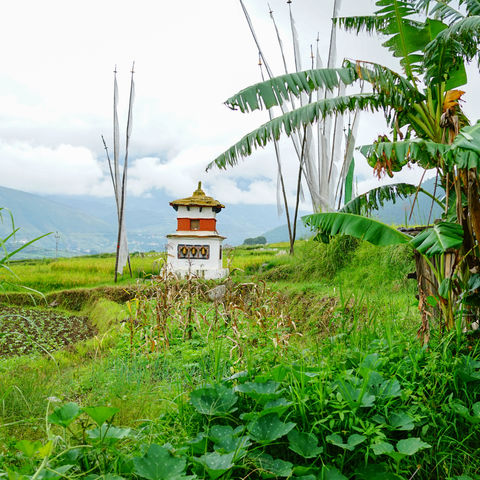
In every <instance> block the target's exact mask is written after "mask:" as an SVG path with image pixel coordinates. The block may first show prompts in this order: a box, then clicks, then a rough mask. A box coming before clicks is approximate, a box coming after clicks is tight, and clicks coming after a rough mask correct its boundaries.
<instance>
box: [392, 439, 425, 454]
mask: <svg viewBox="0 0 480 480" xmlns="http://www.w3.org/2000/svg"><path fill="white" fill-rule="evenodd" d="M431 447H432V446H431V445H429V444H428V443H425V442H424V441H422V440H420V438H418V437H411V438H406V439H405V440H400V441H399V442H398V443H397V450H398V452H399V453H403V454H404V455H415V454H416V453H417V452H418V451H420V450H423V449H424V448H431Z"/></svg>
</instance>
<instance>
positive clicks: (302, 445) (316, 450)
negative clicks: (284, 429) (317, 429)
mask: <svg viewBox="0 0 480 480" xmlns="http://www.w3.org/2000/svg"><path fill="white" fill-rule="evenodd" d="M288 441H289V445H288V446H289V448H290V450H293V451H294V452H295V453H298V454H299V455H300V456H302V457H303V458H315V457H318V456H319V455H320V454H321V453H322V452H323V447H319V446H318V439H317V437H316V436H315V435H314V434H313V433H304V432H299V431H298V430H291V431H290V432H289V434H288Z"/></svg>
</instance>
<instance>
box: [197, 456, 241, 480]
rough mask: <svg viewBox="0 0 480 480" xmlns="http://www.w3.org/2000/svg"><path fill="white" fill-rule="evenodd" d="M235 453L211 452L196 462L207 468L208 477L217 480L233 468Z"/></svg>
mask: <svg viewBox="0 0 480 480" xmlns="http://www.w3.org/2000/svg"><path fill="white" fill-rule="evenodd" d="M233 457H234V453H233V452H232V453H218V452H210V453H206V454H205V455H202V456H201V457H199V458H195V459H194V460H195V461H196V462H197V463H199V464H200V465H202V466H203V467H204V468H205V471H206V472H207V474H208V476H209V477H210V478H212V479H213V480H215V479H216V478H218V477H220V476H221V475H223V474H224V473H225V472H227V471H228V470H230V469H231V468H232V467H233V466H234V463H233Z"/></svg>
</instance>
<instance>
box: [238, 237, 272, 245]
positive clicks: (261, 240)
mask: <svg viewBox="0 0 480 480" xmlns="http://www.w3.org/2000/svg"><path fill="white" fill-rule="evenodd" d="M266 243H267V239H266V238H265V237H261V236H260V237H253V238H246V239H245V240H244V241H243V244H244V245H265V244H266Z"/></svg>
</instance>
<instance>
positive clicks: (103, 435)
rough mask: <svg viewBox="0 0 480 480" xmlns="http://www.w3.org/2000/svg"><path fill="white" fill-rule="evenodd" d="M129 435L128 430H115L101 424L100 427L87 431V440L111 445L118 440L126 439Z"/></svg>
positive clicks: (115, 428) (129, 431)
mask: <svg viewBox="0 0 480 480" xmlns="http://www.w3.org/2000/svg"><path fill="white" fill-rule="evenodd" d="M130 433H131V430H130V428H117V427H113V426H111V425H108V424H106V423H104V424H102V426H101V427H98V428H94V429H92V430H87V435H88V438H90V439H91V440H93V441H94V442H99V443H106V444H109V445H113V444H114V443H117V442H118V441H119V440H123V439H124V438H128V437H129V436H130Z"/></svg>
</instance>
